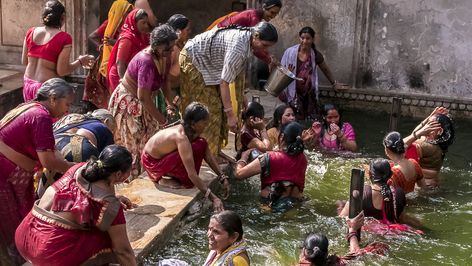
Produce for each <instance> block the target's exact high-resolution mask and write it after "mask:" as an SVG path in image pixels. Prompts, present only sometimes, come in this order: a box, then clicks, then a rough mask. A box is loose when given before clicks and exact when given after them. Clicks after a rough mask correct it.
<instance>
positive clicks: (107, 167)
mask: <svg viewBox="0 0 472 266" xmlns="http://www.w3.org/2000/svg"><path fill="white" fill-rule="evenodd" d="M132 161H133V158H132V157H131V153H130V152H129V151H128V150H127V149H126V148H125V147H123V146H119V145H109V146H106V147H105V148H104V149H103V151H102V152H101V153H100V155H99V156H98V160H96V159H91V160H89V161H88V163H87V165H86V166H85V168H84V169H83V170H82V176H83V177H84V178H85V179H86V180H87V181H89V182H91V183H92V182H96V181H99V180H105V179H107V178H108V177H109V176H110V175H111V174H113V173H116V172H118V171H120V172H126V171H128V170H129V169H130V168H131V163H132Z"/></svg>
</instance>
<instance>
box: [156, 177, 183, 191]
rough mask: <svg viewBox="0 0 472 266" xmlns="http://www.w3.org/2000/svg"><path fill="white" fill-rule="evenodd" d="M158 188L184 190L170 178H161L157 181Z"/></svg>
mask: <svg viewBox="0 0 472 266" xmlns="http://www.w3.org/2000/svg"><path fill="white" fill-rule="evenodd" d="M159 186H162V187H165V188H172V189H178V188H184V187H183V186H182V185H181V184H180V183H179V182H177V181H176V180H175V179H174V178H172V177H170V176H163V177H162V178H161V179H160V180H159Z"/></svg>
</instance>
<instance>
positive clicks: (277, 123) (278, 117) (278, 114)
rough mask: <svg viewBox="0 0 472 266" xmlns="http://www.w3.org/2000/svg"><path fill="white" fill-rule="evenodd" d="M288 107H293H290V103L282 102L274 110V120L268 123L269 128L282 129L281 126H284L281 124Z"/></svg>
mask: <svg viewBox="0 0 472 266" xmlns="http://www.w3.org/2000/svg"><path fill="white" fill-rule="evenodd" d="M288 108H292V107H290V106H289V105H286V104H282V105H279V106H277V108H275V110H274V114H273V115H272V120H271V121H270V122H269V124H268V125H267V129H269V128H273V127H275V128H278V129H280V127H281V126H282V125H281V123H282V116H283V115H284V113H285V111H286V110H287V109H288Z"/></svg>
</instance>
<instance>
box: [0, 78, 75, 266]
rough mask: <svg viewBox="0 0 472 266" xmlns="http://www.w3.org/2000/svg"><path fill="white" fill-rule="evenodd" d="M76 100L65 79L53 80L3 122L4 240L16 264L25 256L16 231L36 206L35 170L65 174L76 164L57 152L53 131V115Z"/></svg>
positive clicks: (0, 232) (0, 188) (0, 184)
mask: <svg viewBox="0 0 472 266" xmlns="http://www.w3.org/2000/svg"><path fill="white" fill-rule="evenodd" d="M72 101H73V90H72V87H71V86H70V85H69V84H68V83H67V82H65V81H64V80H62V79H59V78H54V79H50V80H48V81H46V82H44V83H43V85H42V86H41V88H40V89H39V91H38V93H37V95H36V99H35V101H31V102H28V103H25V104H22V105H19V106H18V107H16V108H15V109H13V110H11V111H10V112H8V113H7V114H6V115H5V117H4V118H3V119H2V120H1V121H0V202H1V204H0V217H2V222H1V223H0V242H1V243H3V244H4V245H6V248H7V249H8V252H9V257H10V258H12V259H13V260H15V261H16V263H20V262H21V260H22V259H21V257H18V254H16V249H15V245H14V234H15V230H16V228H17V226H18V225H19V224H20V222H21V220H22V219H23V218H24V217H25V216H26V214H27V213H28V212H29V211H30V210H31V208H32V207H33V202H34V198H35V194H34V185H33V175H34V172H35V169H41V167H46V168H48V169H51V170H54V171H57V172H61V173H64V172H65V171H67V169H68V168H69V167H70V166H72V165H73V164H72V163H69V162H66V161H65V160H64V158H62V157H61V156H60V155H59V156H58V155H56V153H55V151H54V150H55V148H54V145H55V143H54V136H53V131H52V118H53V117H60V116H62V115H63V114H64V113H66V112H67V111H68V109H69V105H70V104H71V103H72ZM0 253H1V250H0Z"/></svg>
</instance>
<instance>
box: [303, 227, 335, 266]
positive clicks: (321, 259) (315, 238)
mask: <svg viewBox="0 0 472 266" xmlns="http://www.w3.org/2000/svg"><path fill="white" fill-rule="evenodd" d="M328 247H329V241H328V238H327V237H326V236H325V235H323V234H320V233H309V234H308V235H307V236H306V238H305V241H304V242H303V248H304V249H305V252H304V253H305V254H303V256H304V257H305V258H306V259H307V260H308V261H309V262H311V263H313V264H315V265H326V264H327V260H328Z"/></svg>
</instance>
